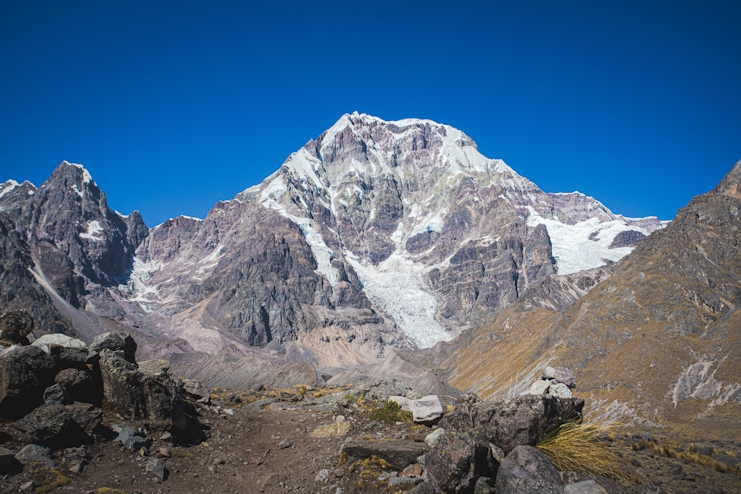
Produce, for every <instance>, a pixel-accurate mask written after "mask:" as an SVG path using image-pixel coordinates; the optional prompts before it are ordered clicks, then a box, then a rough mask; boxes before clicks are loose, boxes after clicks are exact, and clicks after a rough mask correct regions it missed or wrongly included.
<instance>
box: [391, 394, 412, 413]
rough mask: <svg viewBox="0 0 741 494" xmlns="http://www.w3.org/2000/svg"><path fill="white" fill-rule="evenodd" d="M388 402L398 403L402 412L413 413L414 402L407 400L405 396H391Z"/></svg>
mask: <svg viewBox="0 0 741 494" xmlns="http://www.w3.org/2000/svg"><path fill="white" fill-rule="evenodd" d="M388 401H393V402H394V403H397V404H398V405H399V406H400V407H401V409H402V410H404V411H405V412H411V411H412V401H413V400H410V399H409V398H405V397H404V396H389V399H388Z"/></svg>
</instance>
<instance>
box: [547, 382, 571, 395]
mask: <svg viewBox="0 0 741 494" xmlns="http://www.w3.org/2000/svg"><path fill="white" fill-rule="evenodd" d="M548 394H549V395H550V396H555V397H556V398H571V397H572V396H573V394H572V393H571V388H569V387H568V386H566V385H565V384H564V383H556V384H554V385H553V386H551V387H550V388H548Z"/></svg>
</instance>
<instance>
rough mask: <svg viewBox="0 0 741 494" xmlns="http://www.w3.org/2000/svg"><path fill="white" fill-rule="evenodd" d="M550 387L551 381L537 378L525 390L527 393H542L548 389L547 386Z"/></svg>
mask: <svg viewBox="0 0 741 494" xmlns="http://www.w3.org/2000/svg"><path fill="white" fill-rule="evenodd" d="M550 387H551V382H550V381H548V380H546V379H538V380H537V381H535V382H534V383H533V384H531V385H530V388H529V389H528V390H527V392H528V393H530V394H531V395H542V394H543V393H545V392H546V391H548V388H550Z"/></svg>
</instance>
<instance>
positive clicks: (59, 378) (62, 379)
mask: <svg viewBox="0 0 741 494" xmlns="http://www.w3.org/2000/svg"><path fill="white" fill-rule="evenodd" d="M54 382H56V383H57V384H59V385H61V386H64V388H65V389H66V390H67V392H68V393H69V395H70V398H71V399H72V401H83V402H85V403H98V404H99V402H100V398H101V392H100V384H98V386H96V385H95V384H96V383H95V379H94V378H93V374H92V372H90V370H88V369H87V368H85V369H74V368H69V369H64V370H62V371H60V372H59V373H58V374H57V375H56V377H55V378H54Z"/></svg>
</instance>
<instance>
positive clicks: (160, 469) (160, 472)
mask: <svg viewBox="0 0 741 494" xmlns="http://www.w3.org/2000/svg"><path fill="white" fill-rule="evenodd" d="M145 471H146V472H147V474H148V475H151V476H152V477H154V478H155V479H156V480H157V481H158V482H164V481H165V478H166V477H167V470H166V469H165V462H164V461H162V460H160V459H159V458H150V459H148V460H147V464H146V467H145Z"/></svg>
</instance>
